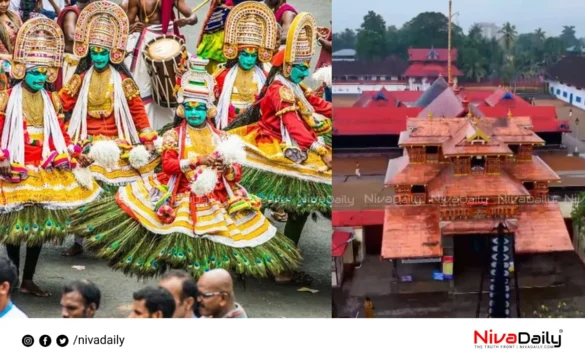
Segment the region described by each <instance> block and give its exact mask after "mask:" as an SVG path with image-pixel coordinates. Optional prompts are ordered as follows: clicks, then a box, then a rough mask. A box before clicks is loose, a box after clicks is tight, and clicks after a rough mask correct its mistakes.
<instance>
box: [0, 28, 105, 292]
mask: <svg viewBox="0 0 585 362" xmlns="http://www.w3.org/2000/svg"><path fill="white" fill-rule="evenodd" d="M63 48H64V41H63V32H62V31H61V29H60V28H59V27H58V26H57V23H55V22H54V21H52V20H49V19H45V18H35V19H31V20H29V21H27V22H26V23H25V24H24V25H23V26H22V28H21V29H20V31H19V33H18V36H17V38H16V45H15V50H14V56H13V68H12V76H13V78H15V79H18V80H20V79H23V78H25V80H24V81H21V82H19V83H17V84H16V85H15V86H14V87H13V88H11V89H9V90H7V91H3V92H1V93H0V130H1V132H2V135H1V144H0V146H1V148H2V152H1V156H0V161H1V162H2V163H3V173H4V174H3V176H2V179H1V181H0V192H1V193H2V198H1V199H0V243H4V244H7V248H8V254H9V255H10V256H11V258H12V259H13V261H15V263H16V264H17V265H18V256H19V250H20V246H19V245H20V244H26V245H27V246H28V247H29V251H28V252H27V261H26V266H25V275H24V277H23V286H22V287H21V292H24V290H27V291H26V292H30V293H34V294H37V295H42V296H47V295H48V293H46V292H42V291H40V290H39V289H38V287H36V286H34V287H32V288H36V289H34V290H31V289H30V288H31V283H32V274H34V269H35V266H36V262H37V261H38V256H39V253H40V246H41V245H42V244H43V243H46V242H62V240H63V238H64V237H65V236H66V225H67V224H68V216H69V212H70V210H71V209H73V208H76V207H80V206H82V205H85V204H88V203H89V202H91V201H93V200H95V199H96V198H97V197H98V195H99V194H100V191H101V189H100V187H99V185H98V184H97V183H96V182H95V181H94V180H93V178H91V174H89V172H83V171H82V170H81V169H80V168H79V167H78V166H77V160H76V158H77V157H80V158H81V157H83V156H79V155H80V149H79V148H77V147H75V145H74V144H73V143H72V142H71V140H70V138H69V136H68V135H67V133H65V131H64V125H63V114H62V108H61V103H60V101H59V96H58V95H57V94H56V93H52V92H48V91H46V90H45V89H43V87H44V85H45V83H46V82H49V83H51V82H54V81H55V79H56V78H57V73H58V69H59V67H60V66H61V61H62V57H63ZM8 165H10V166H8ZM7 172H9V173H10V177H8V175H7V174H6V173H7ZM88 176H89V177H88ZM31 250H32V251H33V252H34V256H32V255H31V257H32V258H33V261H30V260H29V252H31ZM31 263H32V264H31ZM31 265H32V266H31ZM25 282H28V283H29V284H26V285H25ZM33 285H34V284H33ZM25 288H26V289H25Z"/></svg>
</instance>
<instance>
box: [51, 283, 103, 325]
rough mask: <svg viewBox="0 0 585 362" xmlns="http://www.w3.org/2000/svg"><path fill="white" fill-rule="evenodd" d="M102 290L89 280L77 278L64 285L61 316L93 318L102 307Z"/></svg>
mask: <svg viewBox="0 0 585 362" xmlns="http://www.w3.org/2000/svg"><path fill="white" fill-rule="evenodd" d="M100 300H101V292H100V290H99V288H98V287H97V286H96V285H95V284H93V283H92V282H90V281H88V280H77V281H74V282H72V283H69V284H67V285H66V286H65V287H63V293H62V294H61V316H63V318H93V317H94V316H95V312H96V311H97V310H98V309H99V307H100Z"/></svg>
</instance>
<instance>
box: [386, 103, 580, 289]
mask: <svg viewBox="0 0 585 362" xmlns="http://www.w3.org/2000/svg"><path fill="white" fill-rule="evenodd" d="M456 116H457V115H456V114H451V115H450V116H448V117H441V118H434V117H433V116H432V115H429V116H428V117H425V118H420V117H419V118H410V119H408V121H407V125H406V129H405V130H404V131H403V132H401V134H400V140H399V145H400V147H402V148H403V149H404V155H403V156H401V157H398V158H395V159H392V160H390V162H389V165H388V170H387V174H386V179H385V182H384V183H385V186H386V187H388V188H392V189H393V190H394V202H392V203H391V204H389V205H387V207H386V209H385V216H384V233H383V237H382V251H381V256H382V258H384V259H388V260H391V261H392V263H393V274H394V277H395V278H396V279H397V280H398V281H399V282H400V281H402V282H407V283H410V282H412V281H413V280H417V281H421V280H423V281H424V280H428V281H431V280H434V281H435V282H439V289H441V287H443V288H446V289H453V288H455V285H456V283H457V277H454V276H453V271H454V272H455V275H456V276H463V275H464V274H465V273H464V272H469V270H470V269H471V270H481V269H482V268H484V267H486V266H487V265H484V264H486V263H488V260H489V259H482V258H481V257H479V258H478V256H477V255H483V254H481V253H479V254H478V253H477V250H482V249H484V250H485V251H486V253H487V252H488V250H489V248H488V247H487V245H488V242H489V241H490V239H491V237H490V235H492V236H493V233H494V232H495V230H494V228H495V227H496V226H497V224H498V223H499V222H504V223H505V224H506V226H507V227H508V228H509V230H510V231H511V232H512V233H513V234H514V237H513V245H514V246H515V252H516V253H517V254H519V255H528V256H529V257H528V258H524V259H523V263H524V266H526V265H529V264H530V263H531V261H533V260H534V258H532V257H531V256H532V255H534V254H543V255H546V256H547V257H548V256H550V255H551V253H552V254H554V253H553V252H560V251H572V250H574V247H573V244H572V242H571V238H570V236H569V233H568V231H567V228H566V226H565V223H564V220H563V215H562V213H561V210H560V208H559V205H558V204H557V203H556V202H554V201H549V198H548V192H549V185H550V184H551V183H555V182H559V181H560V178H559V176H558V175H557V174H556V173H555V172H554V171H553V170H552V169H551V168H550V167H549V166H548V165H547V164H545V163H544V162H543V161H542V160H541V158H540V157H538V156H535V155H533V152H532V151H533V148H534V147H535V146H538V145H543V144H544V140H543V139H542V138H540V137H538V136H537V135H536V134H535V133H534V132H533V130H532V127H533V126H532V122H531V120H530V118H529V117H512V116H511V115H510V116H509V117H506V118H478V117H475V116H473V114H469V115H468V116H465V117H457V118H456ZM471 249H476V250H475V251H476V252H475V253H474V252H472V251H471ZM550 258H554V256H550ZM540 260H542V259H540ZM539 265H540V264H539ZM544 265H550V268H551V270H550V271H548V272H547V273H546V274H547V275H549V276H551V277H554V275H555V268H556V267H557V266H555V265H554V262H551V263H550V264H546V263H545V264H544ZM453 267H454V269H453ZM543 267H544V266H543ZM466 269H467V270H466ZM461 279H464V278H463V277H461ZM472 279H473V280H474V281H476V280H477V279H476V278H475V277H474V278H472ZM445 281H450V282H445ZM474 283H475V282H474ZM547 283H553V281H550V280H548V281H547ZM525 284H526V282H525Z"/></svg>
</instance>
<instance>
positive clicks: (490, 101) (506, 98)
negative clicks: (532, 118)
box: [485, 88, 530, 108]
mask: <svg viewBox="0 0 585 362" xmlns="http://www.w3.org/2000/svg"><path fill="white" fill-rule="evenodd" d="M485 103H486V104H487V105H488V106H490V107H495V106H496V105H501V106H503V107H507V108H516V107H518V106H529V105H530V103H528V102H526V101H525V100H524V99H522V97H520V96H519V95H517V94H514V93H513V92H512V91H509V90H507V89H505V88H498V89H496V90H495V91H494V93H492V95H490V96H489V97H487V98H486V99H485Z"/></svg>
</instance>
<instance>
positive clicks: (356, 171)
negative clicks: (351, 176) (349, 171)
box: [355, 162, 362, 178]
mask: <svg viewBox="0 0 585 362" xmlns="http://www.w3.org/2000/svg"><path fill="white" fill-rule="evenodd" d="M355 175H356V176H357V178H361V177H362V174H361V172H360V163H359V162H356V163H355Z"/></svg>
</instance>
